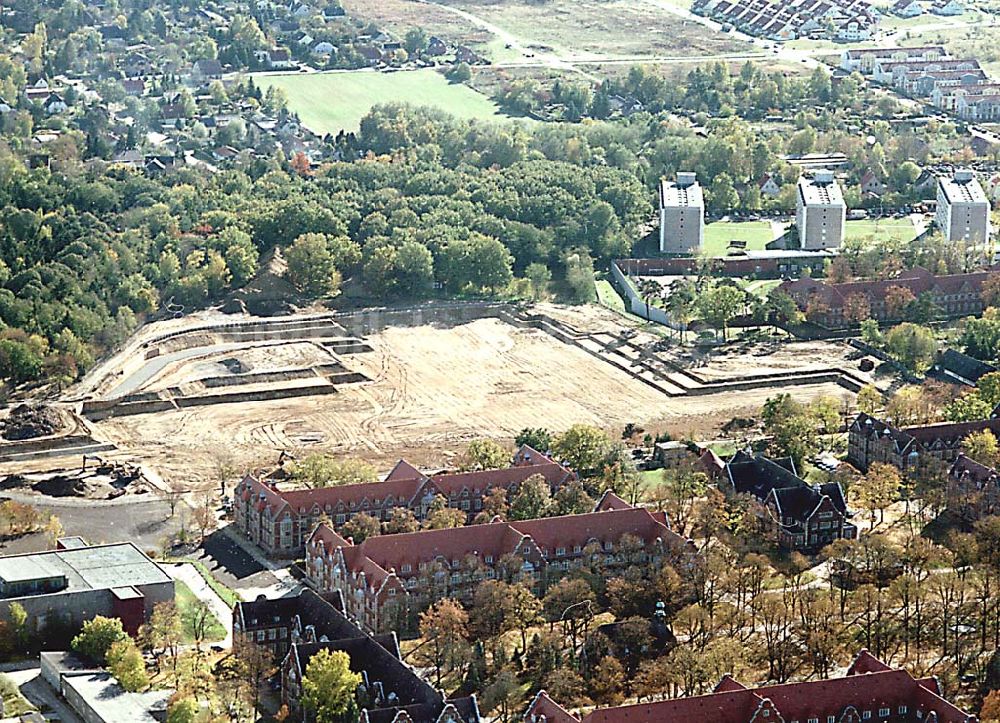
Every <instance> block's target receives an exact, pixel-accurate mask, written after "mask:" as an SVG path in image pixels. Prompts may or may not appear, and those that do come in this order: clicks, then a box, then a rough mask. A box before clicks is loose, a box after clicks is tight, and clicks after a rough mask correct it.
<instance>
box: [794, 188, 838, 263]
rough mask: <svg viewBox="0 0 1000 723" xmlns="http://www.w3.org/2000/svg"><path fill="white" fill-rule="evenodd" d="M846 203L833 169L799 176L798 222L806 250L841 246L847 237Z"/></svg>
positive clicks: (796, 213)
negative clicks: (845, 231) (808, 175)
mask: <svg viewBox="0 0 1000 723" xmlns="http://www.w3.org/2000/svg"><path fill="white" fill-rule="evenodd" d="M846 220H847V204H846V203H844V194H843V193H842V192H841V190H840V185H839V184H838V183H837V180H836V179H835V178H834V177H833V171H828V170H820V171H815V172H814V173H813V174H812V177H806V176H803V177H801V178H800V179H799V183H798V193H797V194H796V204H795V222H796V226H797V227H798V230H799V242H800V243H801V245H802V248H803V249H806V250H807V251H817V250H823V249H835V248H840V245H841V243H843V241H844V223H845V222H846Z"/></svg>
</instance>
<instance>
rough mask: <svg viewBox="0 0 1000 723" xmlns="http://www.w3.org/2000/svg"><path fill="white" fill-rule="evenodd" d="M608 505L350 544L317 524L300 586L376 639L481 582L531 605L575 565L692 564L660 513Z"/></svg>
mask: <svg viewBox="0 0 1000 723" xmlns="http://www.w3.org/2000/svg"><path fill="white" fill-rule="evenodd" d="M608 500H609V497H608V496H606V497H605V500H604V501H602V503H603V504H604V509H603V510H602V511H599V512H593V513H590V514H584V515H566V516H563V517H550V518H545V519H539V520H526V521H517V522H495V523H491V524H487V525H471V526H468V527H461V528H455V529H448V530H423V531H421V532H413V533H409V534H402V535H382V536H380V537H372V538H369V539H367V540H365V541H364V542H363V543H361V544H360V545H352V544H350V543H349V542H348V541H347V540H344V539H343V538H342V537H340V536H339V535H338V534H337V533H336V532H334V531H333V530H332V529H331V528H330V527H328V526H326V525H320V526H319V527H318V528H317V529H316V531H315V532H314V533H313V535H312V536H311V537H310V538H309V541H308V543H307V544H306V577H307V581H308V582H309V584H310V585H312V586H313V587H314V588H316V589H317V590H321V591H337V592H340V594H341V595H342V596H343V599H344V603H345V606H346V612H347V614H348V615H350V616H351V617H352V618H354V619H355V620H357V621H358V622H359V624H360V625H361V626H362V627H363V628H365V629H366V630H370V631H374V632H382V631H388V630H398V629H407V628H408V627H412V623H413V618H414V616H415V614H416V613H417V612H419V611H421V610H422V609H423V608H424V607H426V605H427V604H429V603H430V602H432V601H433V600H437V599H440V598H443V597H455V598H458V599H460V600H464V601H468V600H470V599H471V597H472V595H473V593H474V592H475V588H476V586H477V585H479V584H481V583H482V582H483V581H484V580H492V579H502V580H506V581H508V582H521V583H524V584H526V585H528V586H529V587H531V588H532V589H533V590H534V591H535V593H536V594H538V595H539V596H541V595H543V594H544V592H545V590H546V588H547V587H548V585H549V584H550V583H552V582H555V581H557V580H558V579H560V578H561V577H563V576H564V575H566V574H567V573H568V572H569V571H571V570H573V569H575V568H578V567H580V566H582V565H583V564H584V563H585V562H591V563H596V564H600V565H602V566H604V567H606V568H609V569H614V568H616V567H621V566H624V565H629V564H640V563H647V564H657V563H658V562H660V561H662V560H665V559H666V560H670V561H671V562H675V563H676V564H677V565H679V566H680V567H681V568H683V567H685V566H690V565H693V564H695V560H694V553H693V548H692V547H691V546H690V545H689V543H688V542H687V541H686V540H684V539H683V538H681V537H680V536H679V535H677V534H676V533H674V532H673V531H671V530H670V528H669V526H668V525H667V521H666V517H665V516H664V515H663V514H662V513H651V512H650V511H648V510H646V509H642V508H633V507H630V506H628V505H625V506H624V507H622V502H621V500H619V499H618V498H613V501H612V502H613V504H612V502H609V501H608Z"/></svg>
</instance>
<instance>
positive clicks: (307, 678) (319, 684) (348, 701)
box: [302, 648, 361, 723]
mask: <svg viewBox="0 0 1000 723" xmlns="http://www.w3.org/2000/svg"><path fill="white" fill-rule="evenodd" d="M360 684H361V676H360V675H359V674H358V673H355V672H353V671H351V659H350V657H348V655H347V653H345V652H344V651H342V650H332V651H331V650H329V649H326V648H323V649H321V650H319V651H318V652H317V653H316V654H315V655H313V656H312V657H311V658H310V659H309V662H308V663H307V664H306V671H305V674H304V675H303V676H302V704H303V705H304V706H305V708H306V710H308V711H310V712H312V714H313V715H315V716H316V721H317V723H337V721H340V720H341V716H343V715H344V714H345V713H347V711H348V710H349V709H350V708H351V706H352V705H354V704H355V701H354V692H355V691H356V690H357V688H358V685H360Z"/></svg>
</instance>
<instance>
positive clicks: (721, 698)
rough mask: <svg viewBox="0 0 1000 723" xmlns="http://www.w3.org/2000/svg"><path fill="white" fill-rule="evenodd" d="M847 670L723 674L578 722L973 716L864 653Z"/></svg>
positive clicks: (963, 720) (965, 719) (955, 720)
mask: <svg viewBox="0 0 1000 723" xmlns="http://www.w3.org/2000/svg"><path fill="white" fill-rule="evenodd" d="M851 671H853V672H852V673H849V674H848V675H847V676H846V677H843V678H831V679H829V680H813V681H807V682H804V683H783V684H781V685H765V686H761V687H759V688H745V687H744V686H742V685H741V684H740V683H738V682H736V681H735V680H733V679H732V678H731V677H729V676H725V677H723V679H722V680H721V681H720V682H719V685H718V686H717V687H716V692H714V693H710V694H708V695H699V696H693V697H691V698H677V699H674V700H665V701H661V702H658V703H642V704H638V705H626V706H619V707H617V708H602V709H598V710H595V711H593V712H591V713H590V714H588V715H586V716H584V717H583V719H582V723H663V722H666V721H669V723H709V722H710V723H748V721H750V720H760V719H761V717H757V718H754V715H755V714H756V713H757V711H758V710H759V709H761V708H766V709H770V710H772V711H774V715H768V716H767V717H768V718H772V719H776V720H777V719H779V716H780V719H782V720H785V721H795V720H797V721H806V720H809V719H810V718H815V719H819V720H826V718H827V716H831V715H832V716H836V717H837V718H838V720H839V718H840V716H841V714H842V713H843V712H844V711H845V709H847V708H848V707H854V708H855V709H856V710H857V711H858V712H859V713H861V712H864V711H871V714H872V715H871V717H872V719H875V716H877V715H878V711H879V710H880V709H883V708H889V709H890V710H892V712H893V714H895V713H896V712H897V711H898V709H899V706H901V705H905V706H907V708H908V709H909V710H910V712H911V713H914V714H916V713H917V711H920V712H922V713H923V718H924V719H926V718H927V717H928V714H929V713H931V712H934V713H936V715H937V721H938V723H973V721H975V720H976V718H975V716H972V715H969V714H968V713H965V712H964V711H962V710H961V709H959V708H958V707H956V706H955V705H952V704H951V703H949V702H948V701H947V700H945V699H944V698H942V697H941V696H940V695H939V689H938V687H937V683H936V681H935V680H934V679H920V680H917V679H914V678H913V677H912V676H911V675H910V674H909V673H907V672H906V671H905V670H894V669H892V668H890V667H889V666H887V665H886V664H885V663H883V662H882V661H880V660H878V659H877V658H875V657H874V656H872V655H870V654H869V653H868V652H867V651H864V650H863V651H861V653H859V654H858V657H857V658H856V659H855V661H854V664H853V665H852V666H851ZM557 708H558V706H557ZM559 710H562V709H561V708H560V709H559ZM557 712H558V711H557ZM557 720H559V721H560V723H562V720H561V719H557ZM914 720H916V718H914ZM567 723H568V721H567Z"/></svg>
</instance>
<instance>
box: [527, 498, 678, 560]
mask: <svg viewBox="0 0 1000 723" xmlns="http://www.w3.org/2000/svg"><path fill="white" fill-rule="evenodd" d="M509 524H510V525H511V527H514V528H516V529H517V530H518V531H520V532H521V533H523V534H525V535H528V536H529V537H531V538H532V539H533V540H534V541H535V544H537V545H538V546H539V547H541V548H542V549H543V550H547V551H548V554H552V552H553V551H555V549H556V548H557V547H567V546H573V545H580V546H581V547H582V546H584V545H586V544H587V543H588V542H590V541H591V540H596V541H598V542H601V543H604V542H612V543H613V542H617V541H618V540H619V539H621V537H622V535H625V534H630V535H635V536H636V537H639V538H641V539H642V540H643V541H644V542H646V543H651V542H653V540H655V539H656V538H663V539H664V540H665V541H666V540H668V539H671V540H672V539H674V538H676V540H678V541H682V538H681V537H680V535H677V534H676V533H674V532H672V531H671V530H670V528H668V527H667V525H666V524H664V522H663V520H658V519H657V518H656V517H654V516H653V515H652V514H651V513H650V512H649V510H647V509H644V508H642V507H629V508H627V509H621V510H609V511H606V512H591V513H589V514H585V515H565V516H563V517H547V518H543V519H540V520H523V521H518V522H511V523H509Z"/></svg>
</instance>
